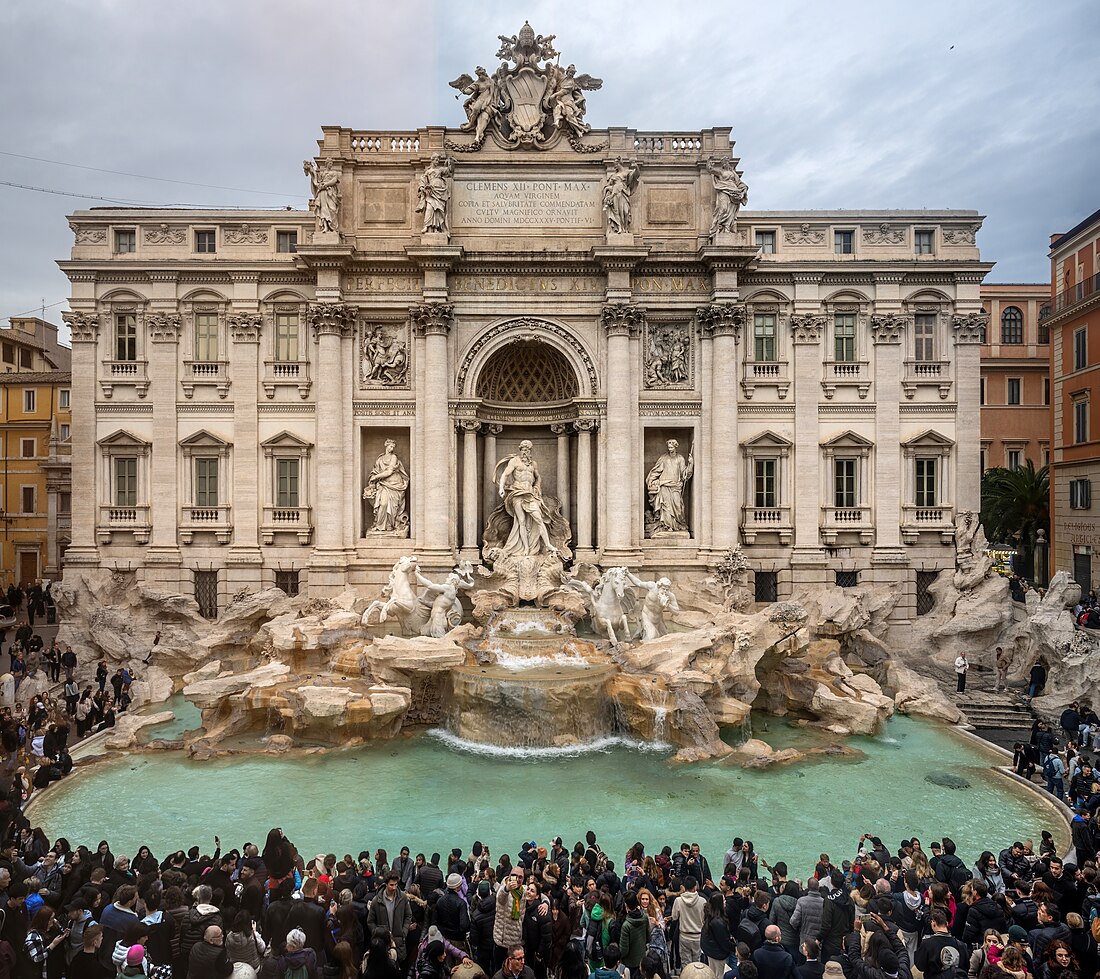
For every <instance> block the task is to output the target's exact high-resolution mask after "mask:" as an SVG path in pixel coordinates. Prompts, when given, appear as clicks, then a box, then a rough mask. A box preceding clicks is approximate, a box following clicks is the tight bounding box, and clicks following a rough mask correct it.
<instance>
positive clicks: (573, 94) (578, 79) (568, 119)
mask: <svg viewBox="0 0 1100 979" xmlns="http://www.w3.org/2000/svg"><path fill="white" fill-rule="evenodd" d="M600 88H603V79H602V78H595V77H593V76H592V75H587V74H585V75H578V74H577V66H576V65H570V66H569V67H568V68H565V69H564V70H563V69H562V67H561V65H551V66H550V82H549V84H548V85H547V87H546V97H545V99H544V101H545V104H546V109H547V111H548V112H550V114H551V116H552V118H553V121H554V128H555V129H556V128H558V127H559V126H564V127H565V128H567V129H569V130H570V131H571V132H572V135H573V136H574V137H577V136H583V135H584V134H585V133H587V132H589V131H591V129H592V127H591V126H590V125H588V123H586V122H585V121H584V113H585V111H586V110H587V106H586V104H585V100H584V93H585V92H594V91H596V90H597V89H600Z"/></svg>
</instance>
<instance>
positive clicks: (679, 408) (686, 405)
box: [638, 401, 703, 418]
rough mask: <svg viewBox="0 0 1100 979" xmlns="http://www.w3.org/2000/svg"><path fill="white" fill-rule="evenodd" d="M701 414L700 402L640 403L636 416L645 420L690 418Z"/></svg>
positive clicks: (701, 405)
mask: <svg viewBox="0 0 1100 979" xmlns="http://www.w3.org/2000/svg"><path fill="white" fill-rule="evenodd" d="M702 413H703V403H702V402H701V401H640V402H638V414H639V415H641V416H643V417H645V418H654V417H656V418H659V417H662V416H665V415H668V416H671V417H692V416H695V415H701V414H702Z"/></svg>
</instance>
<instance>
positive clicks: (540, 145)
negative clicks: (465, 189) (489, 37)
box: [447, 22, 606, 153]
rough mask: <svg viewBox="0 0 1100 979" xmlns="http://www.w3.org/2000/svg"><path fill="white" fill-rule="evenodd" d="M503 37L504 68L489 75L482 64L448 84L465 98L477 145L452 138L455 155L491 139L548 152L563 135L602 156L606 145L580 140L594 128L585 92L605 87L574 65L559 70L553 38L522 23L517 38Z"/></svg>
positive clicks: (575, 145) (469, 126)
mask: <svg viewBox="0 0 1100 979" xmlns="http://www.w3.org/2000/svg"><path fill="white" fill-rule="evenodd" d="M498 36H499V37H500V42H501V44H500V50H499V51H498V52H497V57H498V58H500V59H501V65H500V67H499V68H498V69H497V70H496V71H495V72H493V73H492V74H491V75H490V74H489V73H488V72H487V71H486V70H485V69H484V68H483V67H481V66H480V65H479V66H478V67H477V68H476V69H475V70H474V73H475V74H474V77H471V76H470V75H466V74H463V75H459V76H458V78H456V79H455V80H454V81H453V82H451V83H450V85H451V88H456V89H458V91H460V92H461V93H462V94H463V95H466V96H467V99H466V101H465V102H464V103H463V108H464V109H465V110H466V122H465V124H464V125H463V126H462V127H461V128H462V130H463V131H465V132H472V133H473V134H474V139H473V142H470V143H460V142H457V141H456V140H448V141H447V146H448V148H449V149H451V150H454V151H456V152H459V153H461V152H473V151H475V150H479V149H480V148H481V147H482V145H483V144H484V142H485V139H486V137H487V136H489V137H492V139H494V140H495V141H496V142H497V143H499V144H500V146H502V147H504V148H505V149H518V148H521V147H522V148H525V149H549V148H550V147H551V146H554V145H555V144H556V143H557V142H558V141H559V140H560V139H561V138H562V137H564V138H565V139H567V140H568V141H569V144H570V145H571V146H572V147H573V149H575V150H577V152H580V153H599V152H601V151H602V150H604V149H606V144H604V143H600V144H597V145H586V144H584V143H583V142H582V141H581V137H583V136H585V135H587V134H588V132H589V131H590V130H591V128H592V127H591V126H589V125H588V123H586V122H585V121H584V113H585V108H586V106H585V97H584V93H585V92H591V91H594V90H595V89H598V88H600V87H601V86H602V85H603V80H602V79H599V78H593V77H592V76H591V75H583V74H582V75H578V74H577V69H576V66H575V65H569V66H567V67H565V68H563V67H562V66H561V63H560V59H561V54H560V52H558V51H556V50H555V49H554V38H555V35H553V34H550V35H548V36H546V37H543V36H542V35H541V34H537V35H536V34H535V32H534V30H533V29H532V27H531V25H530V24H529V23H526V22H525V23H524V25H523V28H522V29H521V30H520V32H519V33H518V34H514V35H512V37H505V36H504V35H503V34H501V35H498Z"/></svg>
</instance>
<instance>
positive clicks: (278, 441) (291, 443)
mask: <svg viewBox="0 0 1100 979" xmlns="http://www.w3.org/2000/svg"><path fill="white" fill-rule="evenodd" d="M260 446H261V447H262V448H264V449H310V448H312V447H313V443H312V442H307V441H305V440H304V439H300V438H299V437H298V436H297V435H295V434H293V433H292V432H285V431H284V432H280V433H279V434H278V435H272V436H271V438H269V439H266V440H265V441H263V442H261V443H260Z"/></svg>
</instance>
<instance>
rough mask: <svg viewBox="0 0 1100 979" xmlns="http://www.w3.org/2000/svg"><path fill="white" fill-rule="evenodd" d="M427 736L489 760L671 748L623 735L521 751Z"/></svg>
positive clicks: (439, 733)
mask: <svg viewBox="0 0 1100 979" xmlns="http://www.w3.org/2000/svg"><path fill="white" fill-rule="evenodd" d="M428 736H429V737H432V738H435V739H436V740H437V741H440V742H442V743H443V744H445V745H446V746H447V747H448V748H451V749H452V750H454V751H462V752H464V753H466V754H470V755H482V756H483V757H486V758H575V757H577V756H578V755H591V754H595V753H597V752H606V751H610V750H611V749H612V748H629V749H631V750H632V751H653V752H668V751H671V750H672V745H670V744H668V743H667V742H665V741H639V740H638V739H637V738H626V737H622V736H621V735H608V736H606V737H602V738H595V739H594V740H592V741H585V742H584V743H583V744H571V745H562V746H560V747H547V748H519V747H513V746H510V745H503V744H481V743H480V742H477V741H467V740H466V739H465V738H460V737H459V736H458V735H457V734H452V733H451V732H450V731H445V730H444V729H443V728H441V727H433V728H432V729H431V730H430V731H428Z"/></svg>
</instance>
